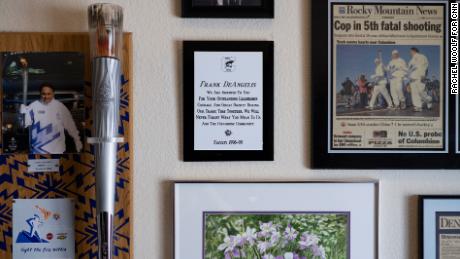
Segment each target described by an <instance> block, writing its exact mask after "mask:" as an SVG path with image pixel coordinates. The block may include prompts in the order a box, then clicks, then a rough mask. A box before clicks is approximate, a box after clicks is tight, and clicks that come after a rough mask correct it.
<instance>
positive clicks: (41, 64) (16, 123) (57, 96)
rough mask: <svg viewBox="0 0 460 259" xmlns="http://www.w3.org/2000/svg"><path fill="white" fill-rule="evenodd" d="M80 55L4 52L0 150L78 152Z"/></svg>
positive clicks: (81, 102) (81, 108)
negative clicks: (0, 141) (0, 142)
mask: <svg viewBox="0 0 460 259" xmlns="http://www.w3.org/2000/svg"><path fill="white" fill-rule="evenodd" d="M84 61H85V60H84V55H83V53H80V52H3V53H0V64H1V65H2V67H1V69H2V73H0V74H1V75H2V77H1V80H0V85H1V88H2V93H3V95H2V96H3V98H2V118H3V119H2V141H3V142H2V143H4V145H3V152H2V153H3V154H11V153H16V154H18V153H22V154H64V153H79V152H81V151H82V148H83V135H84V128H85V120H86V119H87V118H86V116H85V104H84V96H85V95H84V86H85V79H84V71H85V66H84Z"/></svg>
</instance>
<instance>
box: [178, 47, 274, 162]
mask: <svg viewBox="0 0 460 259" xmlns="http://www.w3.org/2000/svg"><path fill="white" fill-rule="evenodd" d="M183 71H184V160H185V161H217V160H220V161H222V160H223V161H225V160H227V161H231V160H233V161H234V160H238V161H248V160H259V161H261V160H265V161H267V160H273V42H270V41H256V42H249V41H248V42H245V41H241V42H237V41H225V42H220V41H186V42H184V70H183Z"/></svg>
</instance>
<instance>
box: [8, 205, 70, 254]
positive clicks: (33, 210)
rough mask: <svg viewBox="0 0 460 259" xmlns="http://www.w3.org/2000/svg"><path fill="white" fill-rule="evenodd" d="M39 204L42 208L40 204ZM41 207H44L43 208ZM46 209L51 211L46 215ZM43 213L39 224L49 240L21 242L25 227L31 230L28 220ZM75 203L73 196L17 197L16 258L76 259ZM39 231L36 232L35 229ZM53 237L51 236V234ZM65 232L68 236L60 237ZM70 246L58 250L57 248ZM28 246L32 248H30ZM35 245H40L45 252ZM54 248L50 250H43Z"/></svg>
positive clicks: (39, 233)
mask: <svg viewBox="0 0 460 259" xmlns="http://www.w3.org/2000/svg"><path fill="white" fill-rule="evenodd" d="M37 206H38V208H37ZM40 209H41V210H40ZM43 211H46V212H49V213H50V214H49V216H47V217H45V215H44V214H43ZM35 215H36V216H38V217H40V221H41V222H42V224H41V225H40V226H39V227H37V228H36V230H37V232H38V235H39V236H40V238H41V239H43V240H46V241H47V242H48V243H17V242H16V240H17V238H18V235H19V233H20V232H22V231H26V232H30V226H29V224H28V223H27V220H29V219H31V218H34V216H35ZM74 217H75V216H74V203H73V202H72V200H71V199H17V200H14V203H13V258H14V259H28V258H35V259H52V258H56V259H73V258H74V257H75V228H74ZM34 234H35V233H34ZM48 234H51V235H52V238H51V239H48V238H47V235H48ZM59 234H64V235H62V236H65V239H58V238H57V237H58V236H59ZM62 248H64V249H66V250H65V251H59V250H56V251H54V250H53V249H62ZM28 249H32V251H29V250H28ZM34 249H40V250H41V252H39V251H35V250H34ZM44 249H51V251H50V252H43V251H44Z"/></svg>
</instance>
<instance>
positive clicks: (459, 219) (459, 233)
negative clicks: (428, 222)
mask: <svg viewBox="0 0 460 259" xmlns="http://www.w3.org/2000/svg"><path fill="white" fill-rule="evenodd" d="M437 218H438V230H437V232H438V249H437V250H438V253H437V259H457V258H459V256H460V213H452V212H451V213H438V217H437Z"/></svg>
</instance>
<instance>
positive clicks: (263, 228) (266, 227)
mask: <svg viewBox="0 0 460 259" xmlns="http://www.w3.org/2000/svg"><path fill="white" fill-rule="evenodd" d="M259 225H260V232H259V235H260V236H261V237H268V236H269V235H270V234H271V233H273V232H276V227H275V226H274V225H273V223H272V222H268V223H259Z"/></svg>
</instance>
